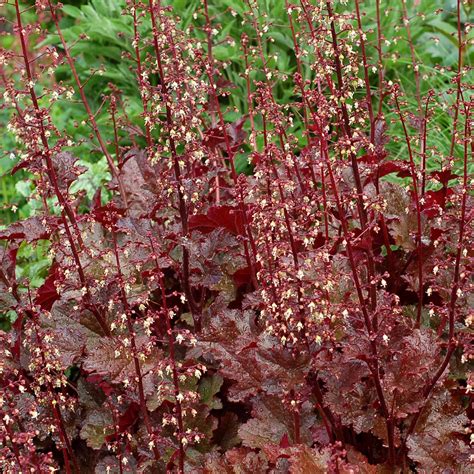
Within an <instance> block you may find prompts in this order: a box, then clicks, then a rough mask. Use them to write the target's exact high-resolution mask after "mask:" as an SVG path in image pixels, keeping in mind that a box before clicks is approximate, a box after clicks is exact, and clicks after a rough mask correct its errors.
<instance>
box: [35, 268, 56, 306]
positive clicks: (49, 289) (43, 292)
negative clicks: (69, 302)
mask: <svg viewBox="0 0 474 474" xmlns="http://www.w3.org/2000/svg"><path fill="white" fill-rule="evenodd" d="M58 279H59V265H58V264H57V263H56V262H54V263H53V265H52V266H51V268H50V269H49V274H48V277H47V278H46V280H45V282H44V283H43V284H42V285H41V286H40V287H39V288H38V291H37V292H36V298H35V304H37V305H39V306H41V309H44V310H46V311H50V310H51V308H52V307H53V303H54V302H55V301H57V300H58V299H59V294H58V291H57V289H56V285H55V283H56V282H57V281H58Z"/></svg>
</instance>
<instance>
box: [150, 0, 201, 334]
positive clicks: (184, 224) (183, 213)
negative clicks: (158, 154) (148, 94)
mask: <svg viewBox="0 0 474 474" xmlns="http://www.w3.org/2000/svg"><path fill="white" fill-rule="evenodd" d="M148 2H149V7H150V19H151V24H152V34H153V48H154V52H155V57H156V62H157V66H158V72H159V75H160V80H161V92H162V95H163V97H164V102H165V109H166V123H167V127H168V132H169V131H170V130H171V129H172V126H173V118H172V116H171V110H170V107H169V105H168V100H167V95H168V87H167V83H166V76H165V74H164V69H163V65H162V61H161V49H160V46H159V44H158V28H157V22H156V17H155V6H154V1H153V0H148ZM157 6H158V9H160V8H161V2H160V0H158V4H157ZM169 142H170V150H171V157H172V160H173V169H174V174H175V178H176V183H177V193H178V201H179V214H180V218H181V229H182V234H183V237H184V238H185V239H186V238H187V237H188V235H189V228H188V210H187V207H186V202H185V200H184V194H183V191H182V179H181V171H180V168H179V160H178V153H177V151H176V144H175V141H174V139H173V137H171V136H169ZM182 251H183V288H184V293H185V295H186V299H187V300H188V304H189V308H190V310H191V313H192V315H193V320H194V327H195V330H196V331H197V332H200V331H201V308H200V307H199V306H198V304H197V303H196V300H195V298H194V295H193V292H192V290H191V285H190V281H189V251H188V249H187V247H186V246H185V245H182Z"/></svg>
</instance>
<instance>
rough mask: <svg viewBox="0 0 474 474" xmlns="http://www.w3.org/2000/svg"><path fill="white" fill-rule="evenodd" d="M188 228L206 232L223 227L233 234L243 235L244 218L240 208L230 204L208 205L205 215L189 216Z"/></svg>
mask: <svg viewBox="0 0 474 474" xmlns="http://www.w3.org/2000/svg"><path fill="white" fill-rule="evenodd" d="M188 223H189V229H190V230H193V229H196V230H200V231H201V232H203V233H205V234H207V233H209V232H212V231H213V230H214V229H219V228H224V229H226V230H228V231H229V232H231V233H232V234H235V235H244V220H243V217H242V214H241V211H240V209H237V208H236V207H232V206H213V207H210V208H209V210H208V211H207V214H206V215H203V214H196V215H193V216H190V217H189V221H188Z"/></svg>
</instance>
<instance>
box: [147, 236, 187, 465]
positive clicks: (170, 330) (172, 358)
mask: <svg viewBox="0 0 474 474" xmlns="http://www.w3.org/2000/svg"><path fill="white" fill-rule="evenodd" d="M150 245H151V248H152V251H153V255H154V259H155V269H156V271H157V272H158V275H159V281H160V290H161V305H162V309H163V314H164V317H165V321H166V333H167V335H168V346H169V351H170V361H171V371H172V374H173V388H174V396H175V403H176V418H177V420H178V445H179V449H178V463H179V472H180V474H181V473H184V459H185V452H184V445H183V441H182V438H183V436H184V421H183V409H182V406H181V402H180V399H179V398H180V397H179V394H180V389H179V374H178V369H177V366H176V353H175V347H174V337H173V328H172V327H171V318H170V315H169V310H168V303H167V302H166V288H165V282H164V279H163V272H162V271H161V269H160V264H159V262H158V256H157V253H156V249H155V245H154V243H153V238H152V237H150Z"/></svg>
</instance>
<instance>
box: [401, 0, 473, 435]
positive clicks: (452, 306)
mask: <svg viewBox="0 0 474 474" xmlns="http://www.w3.org/2000/svg"><path fill="white" fill-rule="evenodd" d="M458 6H459V2H458ZM469 120H470V108H468V107H467V110H466V122H465V139H464V160H463V162H464V163H463V184H462V191H461V192H462V198H461V199H462V201H461V216H460V218H459V239H458V243H457V251H456V260H455V264H454V275H453V284H452V287H451V296H450V301H449V310H448V319H449V332H448V350H447V352H446V355H445V356H444V359H443V361H442V363H441V365H440V367H439V368H438V370H437V371H436V373H435V375H434V376H433V378H432V379H431V381H430V383H429V384H428V385H427V386H426V387H425V389H424V390H423V397H424V398H425V403H424V404H423V406H422V407H421V408H420V409H419V410H418V412H417V413H416V414H415V416H414V417H413V419H412V422H411V424H410V427H409V428H408V431H407V435H406V438H405V443H406V441H407V439H408V437H409V436H410V434H411V433H413V431H414V429H415V427H416V424H417V422H418V419H419V418H420V415H421V413H422V412H423V410H424V408H425V407H426V404H427V402H428V399H429V397H430V395H431V393H432V391H433V389H434V387H435V386H436V383H437V382H438V380H439V379H440V378H441V376H442V375H443V373H444V371H445V370H446V367H447V366H448V365H449V362H450V360H451V357H452V355H453V353H454V351H455V350H456V346H457V342H456V339H455V331H454V330H455V322H456V302H457V300H458V298H459V295H458V290H459V288H460V286H459V278H460V268H461V259H462V255H463V247H464V233H465V226H466V220H467V219H466V217H467V216H466V213H467V197H468V166H467V165H468V159H467V155H468V149H467V145H468V141H469V140H468V138H467V137H470V135H471V128H470V124H469ZM473 149H474V142H472V140H471V155H473V154H474V150H473ZM471 158H472V156H471Z"/></svg>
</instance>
